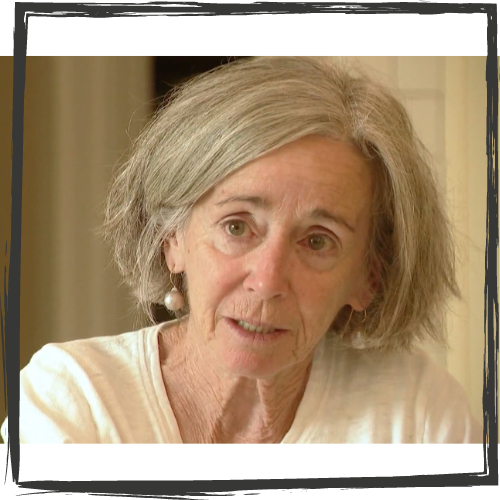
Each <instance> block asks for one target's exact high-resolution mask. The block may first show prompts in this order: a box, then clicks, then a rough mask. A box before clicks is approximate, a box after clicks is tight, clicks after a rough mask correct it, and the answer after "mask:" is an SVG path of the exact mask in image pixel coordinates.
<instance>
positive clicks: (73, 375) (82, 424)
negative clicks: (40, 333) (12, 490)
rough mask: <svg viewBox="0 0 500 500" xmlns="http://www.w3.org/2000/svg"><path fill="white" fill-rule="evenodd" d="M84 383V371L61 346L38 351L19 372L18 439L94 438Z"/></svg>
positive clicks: (77, 440)
mask: <svg viewBox="0 0 500 500" xmlns="http://www.w3.org/2000/svg"><path fill="white" fill-rule="evenodd" d="M86 385H88V377H87V376H86V374H85V372H84V371H83V370H82V369H81V367H80V366H79V365H78V363H76V361H75V360H74V359H73V358H72V357H71V356H70V355H69V354H67V353H66V352H65V351H64V350H62V349H60V348H58V347H57V346H56V345H53V344H52V345H50V344H49V345H47V346H45V347H43V348H42V349H41V350H40V351H38V352H37V353H36V354H35V355H34V356H33V358H32V359H31V361H30V362H29V364H28V365H27V366H26V367H25V368H24V369H23V370H22V371H21V374H20V394H19V397H20V399H19V441H20V443H43V444H57V443H96V442H98V435H97V431H96V426H95V423H94V419H93V415H92V412H91V409H90V406H89V403H88V395H87V394H85V386H86ZM6 422H7V420H6V421H5V423H4V426H3V428H2V435H3V438H4V440H5V439H6V433H7V428H6Z"/></svg>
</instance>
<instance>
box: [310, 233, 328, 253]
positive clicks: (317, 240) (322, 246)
mask: <svg viewBox="0 0 500 500" xmlns="http://www.w3.org/2000/svg"><path fill="white" fill-rule="evenodd" d="M304 242H305V244H306V245H307V246H308V247H309V248H310V249H311V250H313V251H314V252H328V251H330V250H332V249H333V248H335V245H336V243H335V241H334V240H333V238H331V237H330V236H327V235H326V234H311V235H309V236H308V237H307V238H306V239H305V240H304Z"/></svg>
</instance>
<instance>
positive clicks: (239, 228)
mask: <svg viewBox="0 0 500 500" xmlns="http://www.w3.org/2000/svg"><path fill="white" fill-rule="evenodd" d="M245 229H246V224H245V223H244V222H243V221H240V220H233V221H230V222H228V223H227V224H226V231H227V232H228V233H229V234H230V235H231V236H243V234H244V233H245Z"/></svg>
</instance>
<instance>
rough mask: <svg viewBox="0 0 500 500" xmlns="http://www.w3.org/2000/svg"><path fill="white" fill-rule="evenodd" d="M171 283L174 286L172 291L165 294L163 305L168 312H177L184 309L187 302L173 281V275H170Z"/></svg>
mask: <svg viewBox="0 0 500 500" xmlns="http://www.w3.org/2000/svg"><path fill="white" fill-rule="evenodd" d="M170 283H171V284H172V289H171V290H170V291H169V292H167V293H166V294H165V298H164V299H163V303H164V304H165V307H166V308H167V309H168V310H170V311H172V312H177V311H178V310H179V309H182V308H183V307H184V304H185V301H184V297H183V295H182V293H181V292H179V290H177V287H176V286H175V285H174V282H173V281H172V273H170Z"/></svg>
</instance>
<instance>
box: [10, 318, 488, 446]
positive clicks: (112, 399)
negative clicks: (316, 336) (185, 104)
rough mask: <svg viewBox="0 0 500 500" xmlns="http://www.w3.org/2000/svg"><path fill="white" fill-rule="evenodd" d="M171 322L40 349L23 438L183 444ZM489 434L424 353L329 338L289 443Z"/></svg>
mask: <svg viewBox="0 0 500 500" xmlns="http://www.w3.org/2000/svg"><path fill="white" fill-rule="evenodd" d="M164 326H165V324H163V325H156V326H153V327H148V328H144V329H142V330H139V331H137V332H131V333H125V334H122V335H117V336H111V337H96V338H91V339H86V340H77V341H72V342H65V343H60V344H48V345H46V346H45V347H43V348H42V349H41V350H40V351H38V352H37V353H36V354H35V355H34V356H33V358H32V359H31V361H30V363H29V364H28V365H27V366H26V367H25V368H24V369H23V370H22V371H21V375H20V377H21V380H20V408H19V411H20V421H19V438H20V442H21V443H45V444H52V443H182V439H181V436H180V433H179V428H178V425H177V421H176V419H175V416H174V413H173V411H172V408H171V406H170V403H169V400H168V397H167V393H166V390H165V386H164V384H163V378H162V374H161V369H160V355H159V345H158V334H159V331H160V329H161V328H162V327H164ZM1 433H2V437H3V439H4V441H5V442H6V440H7V419H6V420H5V422H4V424H3V425H2V429H1ZM482 440H483V438H482V432H481V428H480V427H479V425H478V424H477V423H476V422H475V421H474V419H473V417H472V415H471V413H470V410H469V406H468V402H467V398H466V395H465V392H464V390H463V389H462V388H461V386H460V385H459V384H458V382H457V381H456V380H455V379H453V378H452V377H451V375H449V374H448V373H447V372H446V371H445V370H443V369H441V368H440V367H438V366H437V365H436V364H435V363H434V362H433V361H432V360H431V359H430V358H429V357H428V356H427V355H425V354H424V353H422V352H420V351H418V352H416V353H413V354H410V353H395V354H390V355H379V356H373V355H372V356H368V355H366V354H365V353H364V352H363V351H357V350H349V349H341V348H339V347H338V346H336V345H335V344H334V343H333V342H331V341H328V340H326V339H324V340H323V341H321V342H320V344H319V345H318V347H317V348H316V351H315V353H314V360H313V366H312V369H311V373H310V376H309V380H308V384H307V387H306V391H305V393H304V396H303V399H302V401H301V403H300V406H299V408H298V410H297V414H296V416H295V420H294V422H293V424H292V426H291V428H290V430H289V431H288V433H287V434H286V435H285V437H284V439H283V441H282V442H283V443H481V442H482Z"/></svg>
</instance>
